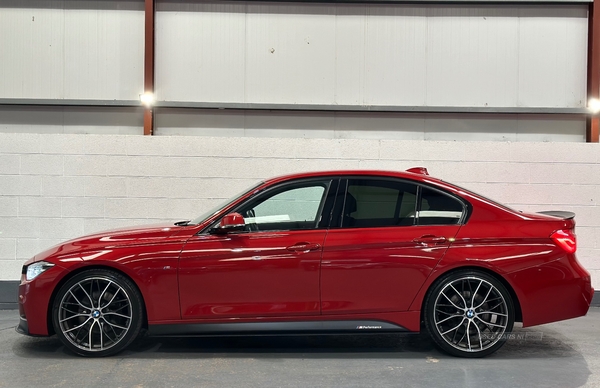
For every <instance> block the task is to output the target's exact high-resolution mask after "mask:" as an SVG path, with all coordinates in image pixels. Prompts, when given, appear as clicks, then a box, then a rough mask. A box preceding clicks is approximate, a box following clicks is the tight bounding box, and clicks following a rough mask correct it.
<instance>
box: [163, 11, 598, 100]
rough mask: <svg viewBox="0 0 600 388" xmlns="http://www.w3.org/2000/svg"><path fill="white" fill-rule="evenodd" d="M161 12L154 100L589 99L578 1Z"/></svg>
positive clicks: (583, 18) (583, 24) (582, 15)
mask: <svg viewBox="0 0 600 388" xmlns="http://www.w3.org/2000/svg"><path fill="white" fill-rule="evenodd" d="M157 9H158V13H157V26H158V30H157V58H158V63H157V93H158V98H159V99H160V100H165V101H212V102H246V103H282V104H290V103H291V104H293V103H298V104H331V105H335V104H341V105H343V104H356V105H401V106H424V105H425V106H476V107H485V106H497V107H583V106H585V99H586V98H585V97H586V44H587V43H586V42H587V7H586V6H585V5H553V6H548V5H545V6H543V7H542V6H540V7H533V6H524V5H511V6H502V5H444V4H436V5H431V4H430V5H381V4H374V5H356V4H337V5H327V4H298V3H291V4H289V3H277V4H275V3H258V4H254V3H250V2H247V3H235V4H231V3H204V2H203V3H200V4H188V3H179V2H159V5H158V8H157ZM242 74H243V75H242Z"/></svg>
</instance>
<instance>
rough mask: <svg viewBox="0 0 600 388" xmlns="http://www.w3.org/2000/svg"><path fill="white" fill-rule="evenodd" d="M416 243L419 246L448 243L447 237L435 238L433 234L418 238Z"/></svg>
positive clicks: (415, 240)
mask: <svg viewBox="0 0 600 388" xmlns="http://www.w3.org/2000/svg"><path fill="white" fill-rule="evenodd" d="M413 242H414V243H417V244H423V245H427V244H441V243H445V242H446V237H443V236H434V235H433V234H426V235H424V236H421V237H418V238H416V239H414V240H413Z"/></svg>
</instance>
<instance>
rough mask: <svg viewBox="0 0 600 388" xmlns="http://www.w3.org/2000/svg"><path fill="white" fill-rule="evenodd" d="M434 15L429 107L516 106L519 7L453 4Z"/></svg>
mask: <svg viewBox="0 0 600 388" xmlns="http://www.w3.org/2000/svg"><path fill="white" fill-rule="evenodd" d="M429 15H430V17H429V19H428V21H429V23H428V31H427V48H428V55H427V64H426V68H427V85H426V90H427V103H426V104H427V105H434V106H477V107H483V106H503V107H506V106H513V107H514V106H517V95H518V88H519V85H518V79H519V51H518V47H519V23H520V20H519V18H518V15H519V11H518V9H517V8H508V7H480V8H472V7H465V6H448V7H445V8H438V9H431V10H430V13H429ZM538 50H543V44H542V45H541V46H540V47H539V48H538ZM533 103H534V105H533V106H536V105H535V103H536V101H533Z"/></svg>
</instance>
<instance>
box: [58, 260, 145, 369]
mask: <svg viewBox="0 0 600 388" xmlns="http://www.w3.org/2000/svg"><path fill="white" fill-rule="evenodd" d="M142 317H143V310H142V299H141V296H140V293H139V291H138V290H137V288H136V286H135V285H134V284H133V283H132V282H131V281H130V280H129V279H128V278H126V277H124V276H123V275H121V274H119V273H117V272H114V271H110V270H105V269H91V270H87V271H84V272H81V273H79V274H77V275H75V276H74V277H72V278H71V279H69V280H68V281H67V282H66V283H65V284H64V285H63V286H62V287H61V288H60V290H59V291H58V293H57V295H56V298H55V299H54V303H53V307H52V324H53V326H54V331H55V332H56V334H57V336H58V338H59V339H60V340H61V341H62V343H63V344H64V345H65V346H66V347H67V348H69V349H70V350H71V351H73V352H75V353H77V354H79V355H82V356H88V357H102V356H110V355H113V354H115V353H118V352H120V351H121V350H123V349H124V348H125V347H126V346H127V345H129V344H130V343H131V342H132V341H133V340H134V339H135V338H136V337H137V336H138V335H139V333H140V330H141V326H142Z"/></svg>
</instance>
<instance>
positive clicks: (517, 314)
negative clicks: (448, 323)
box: [421, 265, 523, 322]
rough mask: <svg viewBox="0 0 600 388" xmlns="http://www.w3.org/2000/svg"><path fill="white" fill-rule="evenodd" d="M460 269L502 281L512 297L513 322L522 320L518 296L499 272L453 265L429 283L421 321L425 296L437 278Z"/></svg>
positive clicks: (473, 266) (478, 267) (471, 266)
mask: <svg viewBox="0 0 600 388" xmlns="http://www.w3.org/2000/svg"><path fill="white" fill-rule="evenodd" d="M460 271H480V272H483V273H486V274H488V275H490V276H492V277H494V278H495V279H496V280H498V281H499V282H500V283H502V285H503V286H504V287H506V290H507V291H508V292H509V294H510V297H511V298H512V301H513V305H514V307H515V322H523V311H522V310H521V302H520V301H519V297H518V296H517V293H516V292H515V290H514V288H513V287H512V285H511V284H510V283H509V282H508V281H507V280H506V279H505V278H504V277H503V276H502V275H500V274H499V273H497V272H495V271H493V270H491V269H489V268H486V267H480V266H475V265H469V266H462V267H454V268H451V269H449V270H447V271H444V272H441V273H439V274H437V276H436V277H435V279H433V280H432V282H431V283H430V284H429V286H428V288H427V292H425V295H424V297H423V300H422V301H421V322H423V319H424V316H423V314H424V310H425V302H426V301H427V296H428V295H429V293H430V292H431V290H432V289H433V287H434V285H435V283H436V282H437V280H438V279H440V278H441V277H442V276H446V275H448V274H451V273H454V272H460Z"/></svg>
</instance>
